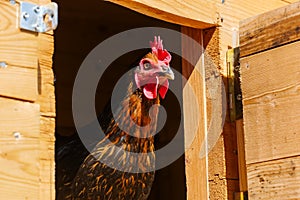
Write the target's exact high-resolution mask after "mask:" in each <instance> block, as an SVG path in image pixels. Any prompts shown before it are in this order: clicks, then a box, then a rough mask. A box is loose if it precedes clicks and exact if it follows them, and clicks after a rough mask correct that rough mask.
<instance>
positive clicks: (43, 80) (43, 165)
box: [36, 0, 56, 200]
mask: <svg viewBox="0 0 300 200" xmlns="http://www.w3.org/2000/svg"><path fill="white" fill-rule="evenodd" d="M50 2H51V0H39V4H41V5H42V4H47V3H50ZM37 41H38V48H37V52H38V98H37V101H36V103H38V104H40V135H39V141H40V146H39V165H40V171H39V177H40V179H39V181H40V187H39V195H38V196H37V197H38V198H39V199H40V200H42V199H47V200H54V199H55V160H54V146H55V136H54V131H55V116H56V110H55V93H54V89H55V88H54V72H53V70H52V65H53V59H52V56H53V52H54V37H53V31H49V32H48V33H43V34H39V35H38V38H37Z"/></svg>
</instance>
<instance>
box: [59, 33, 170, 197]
mask: <svg viewBox="0 0 300 200" xmlns="http://www.w3.org/2000/svg"><path fill="white" fill-rule="evenodd" d="M150 46H151V49H152V51H151V52H150V53H148V54H147V55H145V56H144V57H143V58H142V59H141V60H140V62H139V65H138V66H137V67H136V69H135V70H134V74H133V76H132V79H131V80H132V81H131V82H130V84H129V85H128V91H127V95H126V97H125V98H124V99H123V100H120V108H119V109H118V112H117V115H116V118H114V117H112V116H107V115H104V114H102V115H101V114H100V117H99V122H100V124H101V126H102V128H103V130H104V132H105V134H106V136H105V137H104V138H103V139H102V140H101V141H97V142H96V144H92V143H91V145H93V146H95V147H94V148H93V150H92V151H91V153H89V152H88V151H87V150H86V149H85V147H84V146H83V144H82V143H81V141H80V140H79V137H78V136H73V138H71V139H69V140H70V141H69V142H67V143H66V144H64V145H61V146H60V147H58V148H57V151H56V162H57V167H56V172H57V175H56V190H57V196H56V197H57V199H100V200H106V199H107V200H121V199H122V200H124V199H126V200H145V199H147V198H148V196H149V193H150V190H151V186H152V182H153V180H154V169H155V153H154V138H153V135H154V134H155V131H156V126H157V117H158V106H156V105H159V104H160V98H162V99H164V98H165V95H166V93H167V91H168V87H169V81H168V80H169V79H171V80H173V79H174V73H173V72H172V70H171V68H170V65H169V63H170V61H171V55H170V53H169V52H168V51H167V50H165V49H163V44H162V40H161V39H160V37H155V38H154V41H153V42H150Z"/></svg>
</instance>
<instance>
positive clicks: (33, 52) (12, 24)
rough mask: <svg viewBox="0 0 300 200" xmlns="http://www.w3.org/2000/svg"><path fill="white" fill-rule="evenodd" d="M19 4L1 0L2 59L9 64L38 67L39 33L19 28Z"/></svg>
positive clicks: (0, 35)
mask: <svg viewBox="0 0 300 200" xmlns="http://www.w3.org/2000/svg"><path fill="white" fill-rule="evenodd" d="M18 7H19V5H18V4H15V5H12V4H10V3H9V1H3V0H1V1H0V13H1V15H0V21H1V23H0V61H5V62H6V63H7V64H8V65H12V66H22V67H31V68H36V67H37V47H38V43H37V39H36V38H37V35H38V34H37V33H31V32H26V31H20V29H19V28H18V20H17V19H16V17H17V16H18V15H19V13H18V12H19V9H18Z"/></svg>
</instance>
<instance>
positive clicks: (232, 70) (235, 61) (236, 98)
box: [226, 47, 243, 122]
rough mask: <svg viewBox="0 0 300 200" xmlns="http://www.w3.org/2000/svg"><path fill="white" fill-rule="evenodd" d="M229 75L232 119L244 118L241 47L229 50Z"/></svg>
mask: <svg viewBox="0 0 300 200" xmlns="http://www.w3.org/2000/svg"><path fill="white" fill-rule="evenodd" d="M226 57H227V58H226V60H227V70H228V71H227V77H228V98H229V99H228V100H229V110H230V121H231V122H233V121H235V120H237V119H241V118H243V103H242V91H241V83H240V62H239V60H240V49H239V48H238V47H237V48H234V49H230V50H228V51H227V56H226Z"/></svg>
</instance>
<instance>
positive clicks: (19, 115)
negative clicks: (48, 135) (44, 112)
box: [0, 97, 40, 140]
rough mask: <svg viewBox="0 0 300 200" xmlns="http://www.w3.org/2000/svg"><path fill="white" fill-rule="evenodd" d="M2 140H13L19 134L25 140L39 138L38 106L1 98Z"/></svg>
mask: <svg viewBox="0 0 300 200" xmlns="http://www.w3.org/2000/svg"><path fill="white" fill-rule="evenodd" d="M0 113H1V115H0V138H2V139H3V140H6V139H12V138H13V133H14V132H19V133H20V134H21V135H22V137H24V139H37V138H39V124H40V121H39V116H40V107H39V105H38V104H33V103H28V102H21V101H16V100H11V99H6V98H1V97H0Z"/></svg>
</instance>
